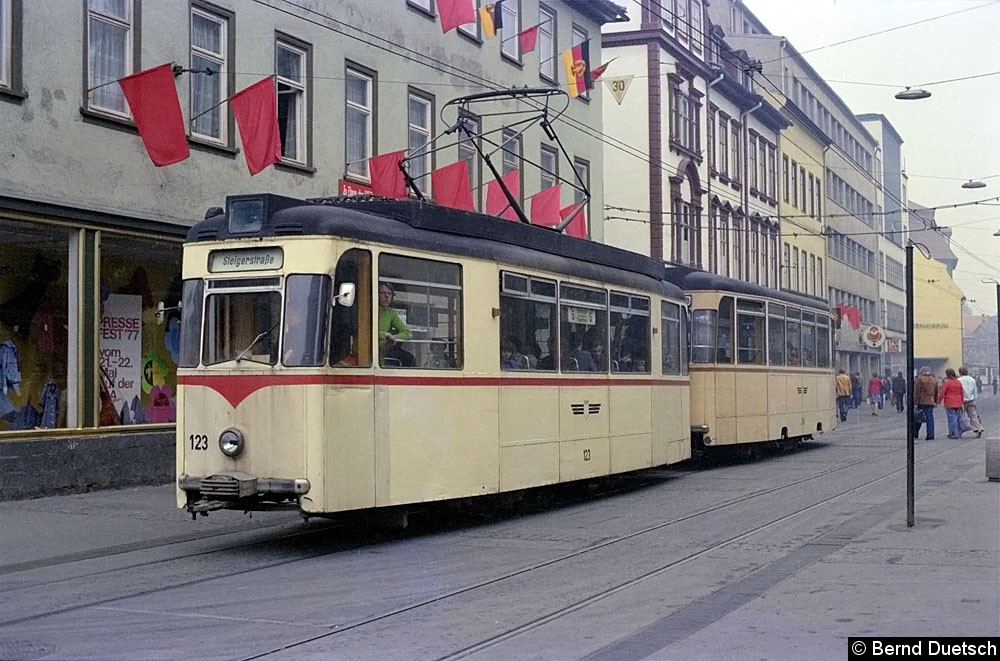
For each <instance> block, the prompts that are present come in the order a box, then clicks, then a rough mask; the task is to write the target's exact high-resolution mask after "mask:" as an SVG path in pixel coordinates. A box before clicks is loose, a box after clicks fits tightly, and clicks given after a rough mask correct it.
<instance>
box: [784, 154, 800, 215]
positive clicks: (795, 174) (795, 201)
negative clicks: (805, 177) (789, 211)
mask: <svg viewBox="0 0 1000 661" xmlns="http://www.w3.org/2000/svg"><path fill="white" fill-rule="evenodd" d="M791 189H792V206H794V207H795V208H796V209H798V208H800V207H799V164H798V163H796V162H795V161H792V182H791ZM785 198H786V201H787V198H788V196H787V195H786V196H785Z"/></svg>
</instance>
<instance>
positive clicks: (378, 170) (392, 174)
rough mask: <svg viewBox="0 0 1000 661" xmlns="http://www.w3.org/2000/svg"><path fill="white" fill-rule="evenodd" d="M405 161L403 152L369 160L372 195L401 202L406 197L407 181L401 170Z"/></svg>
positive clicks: (380, 155)
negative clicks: (400, 164) (401, 165)
mask: <svg viewBox="0 0 1000 661" xmlns="http://www.w3.org/2000/svg"><path fill="white" fill-rule="evenodd" d="M401 160H403V152H402V151H393V152H389V153H388V154H379V155H378V156H372V157H371V158H369V159H368V169H369V170H370V171H371V180H372V193H374V194H375V195H381V196H382V197H390V198H392V199H394V200H401V199H403V198H405V197H406V180H404V179H403V173H402V171H401V170H400V169H399V162H400V161H401Z"/></svg>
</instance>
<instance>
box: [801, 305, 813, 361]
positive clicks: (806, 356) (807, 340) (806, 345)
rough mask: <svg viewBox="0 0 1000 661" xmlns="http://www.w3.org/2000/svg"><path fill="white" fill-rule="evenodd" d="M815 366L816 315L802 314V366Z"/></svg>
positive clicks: (810, 313)
mask: <svg viewBox="0 0 1000 661" xmlns="http://www.w3.org/2000/svg"><path fill="white" fill-rule="evenodd" d="M815 365H816V315H814V314H813V313H812V312H803V313H802V366H803V367H814V366H815Z"/></svg>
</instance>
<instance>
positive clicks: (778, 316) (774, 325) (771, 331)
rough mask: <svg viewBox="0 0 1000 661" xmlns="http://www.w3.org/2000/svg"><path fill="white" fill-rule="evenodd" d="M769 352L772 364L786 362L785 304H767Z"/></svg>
mask: <svg viewBox="0 0 1000 661" xmlns="http://www.w3.org/2000/svg"><path fill="white" fill-rule="evenodd" d="M767 354H768V362H769V363H770V364H772V365H784V364H785V306H784V305H775V304H774V303H770V304H769V305H768V306H767Z"/></svg>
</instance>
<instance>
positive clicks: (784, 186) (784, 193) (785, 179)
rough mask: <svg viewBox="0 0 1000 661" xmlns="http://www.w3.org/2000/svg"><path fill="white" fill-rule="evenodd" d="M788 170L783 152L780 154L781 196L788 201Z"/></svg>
mask: <svg viewBox="0 0 1000 661" xmlns="http://www.w3.org/2000/svg"><path fill="white" fill-rule="evenodd" d="M789 176H790V171H789V167H788V157H787V156H785V155H784V154H782V155H781V179H782V193H781V196H782V198H783V199H784V200H785V202H788V191H789V190H791V186H792V184H791V181H790V180H789Z"/></svg>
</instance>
